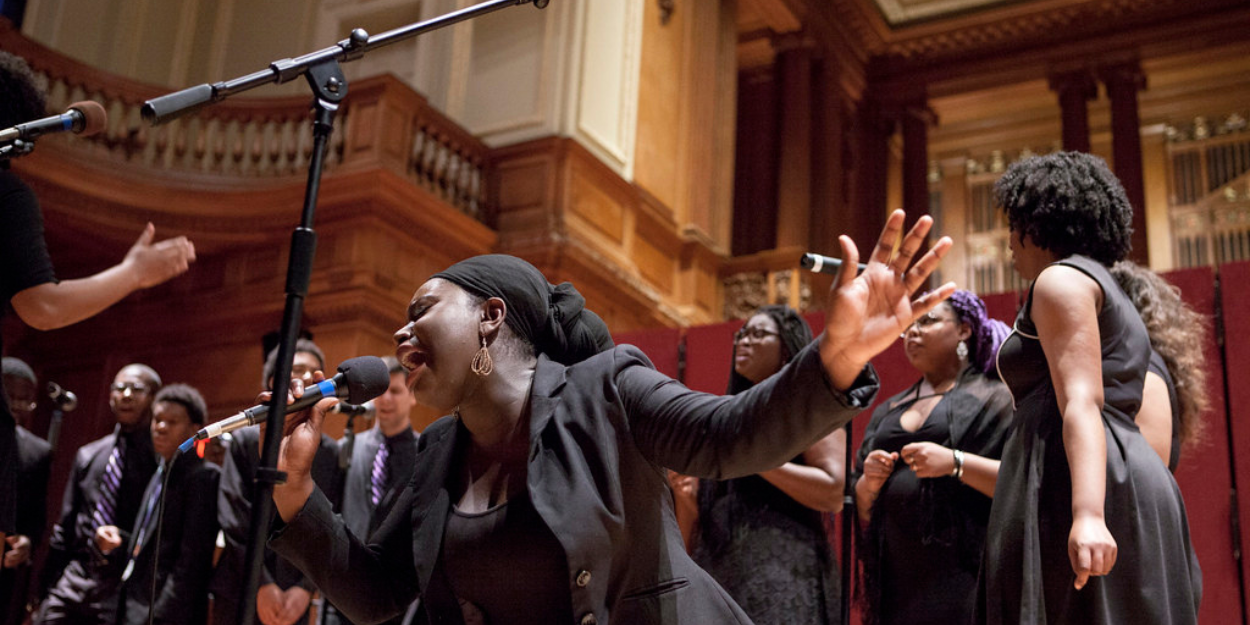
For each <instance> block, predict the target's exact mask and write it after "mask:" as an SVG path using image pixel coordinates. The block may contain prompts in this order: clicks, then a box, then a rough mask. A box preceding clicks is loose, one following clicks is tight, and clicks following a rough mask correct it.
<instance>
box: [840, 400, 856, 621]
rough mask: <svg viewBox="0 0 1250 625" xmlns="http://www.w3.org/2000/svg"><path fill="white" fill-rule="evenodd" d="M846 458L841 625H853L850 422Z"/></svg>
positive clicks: (843, 503)
mask: <svg viewBox="0 0 1250 625" xmlns="http://www.w3.org/2000/svg"><path fill="white" fill-rule="evenodd" d="M843 431H844V432H846V458H845V460H844V462H843V464H842V474H843V476H844V477H843V479H842V483H843V485H844V488H843V489H842V606H841V618H842V620H841V623H842V625H851V570H852V567H851V564H852V563H851V543H852V540H853V537H854V536H855V533H854V532H855V530H854V528H855V526H854V523H856V521H857V518H856V512H855V493H854V491H852V490H851V484H850V480H848V479H846V478H847V477H850V475H851V470H852V467H854V466H855V465H854V464H852V463H853V462H854V461H855V458H854V456H852V454H851V423H850V422H849V421H848V422H847V423H846V427H844V428H843Z"/></svg>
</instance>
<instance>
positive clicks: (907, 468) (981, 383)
mask: <svg viewBox="0 0 1250 625" xmlns="http://www.w3.org/2000/svg"><path fill="white" fill-rule="evenodd" d="M1008 332H1010V330H1009V328H1008V327H1007V326H1006V324H1004V323H1002V322H1001V321H997V320H994V319H988V318H986V315H985V304H984V303H983V302H982V301H981V299H980V298H978V297H977V296H976V295H974V294H973V293H971V292H969V291H963V290H959V291H955V294H954V295H952V296H951V298H950V299H948V300H946V301H945V302H943V303H942V304H939V305H938V306H937V308H934V309H933V310H932V311H929V313H928V314H926V315H925V316H923V317H921V318H920V319H919V320H917V321H916V322H915V323H913V324H912V325H911V327H909V328H908V329H907V331H906V332H904V333H903V339H904V350H905V351H906V354H907V359H908V361H910V362H911V364H912V366H913V367H915V368H916V369H917V370H919V371H920V373H921V378H920V380H919V381H917V382H916V383H915V384H913V385H912V386H911V388H908V389H907V390H906V391H903V392H902V393H899V394H898V395H895V396H894V397H891V398H890V399H888V400H886V401H885V402H883V403H882V404H881V405H879V406H878V407H877V409H876V410H875V411H874V412H873V415H872V420H871V421H869V422H868V427H867V429H866V430H865V432H864V442H863V445H861V446H860V450H859V460H858V462H857V463H856V464H857V469H858V472H859V473H860V478H859V480H858V481H857V482H856V484H855V497H856V503H857V509H858V511H859V520H860V524H861V527H862V528H863V533H862V536H863V541H862V542H861V543H860V547H859V549H858V552H859V556H860V559H861V560H862V562H863V584H862V585H861V586H860V588H861V590H862V595H863V599H864V600H865V603H866V604H867V606H866V607H867V609H866V610H865V614H864V621H865V623H871V624H881V625H886V624H892V623H905V624H907V625H919V624H922V623H935V624H936V623H942V624H945V623H964V622H967V621H968V620H969V618H971V615H972V613H973V606H974V602H975V598H976V582H977V569H978V567H979V565H980V563H981V548H982V545H983V544H984V541H985V528H986V524H987V523H988V521H989V513H990V503H991V501H992V499H991V498H992V497H993V494H994V483H995V481H996V479H997V476H998V458H1000V457H1001V455H1002V450H1003V445H1004V443H1005V442H1006V439H1007V434H1008V431H1009V427H1010V425H1011V414H1012V411H1011V395H1010V393H1008V391H1007V387H1006V386H1004V385H1003V383H1002V382H1000V381H999V380H998V377H997V374H996V373H995V371H994V358H995V355H996V354H997V352H998V346H999V344H1001V343H1002V341H1003V339H1004V338H1005V337H1006V336H1007V334H1008Z"/></svg>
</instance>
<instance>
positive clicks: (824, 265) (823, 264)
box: [799, 254, 868, 276]
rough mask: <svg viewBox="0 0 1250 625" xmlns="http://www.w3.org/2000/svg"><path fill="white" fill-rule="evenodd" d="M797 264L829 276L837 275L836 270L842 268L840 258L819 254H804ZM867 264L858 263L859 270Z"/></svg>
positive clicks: (865, 267)
mask: <svg viewBox="0 0 1250 625" xmlns="http://www.w3.org/2000/svg"><path fill="white" fill-rule="evenodd" d="M799 266H800V267H802V268H804V269H806V270H808V271H810V272H812V273H823V274H828V275H831V276H836V275H838V270H839V269H841V268H842V259H840V258H830V257H828V256H821V255H820V254H804V255H803V257H802V258H800V259H799ZM867 268H868V265H865V264H864V263H859V270H860V271H863V270H864V269H867Z"/></svg>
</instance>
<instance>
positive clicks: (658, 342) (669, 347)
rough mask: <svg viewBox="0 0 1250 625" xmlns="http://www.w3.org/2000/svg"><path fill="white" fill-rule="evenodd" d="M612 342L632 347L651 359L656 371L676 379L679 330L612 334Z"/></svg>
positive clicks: (664, 329) (679, 342) (679, 341)
mask: <svg viewBox="0 0 1250 625" xmlns="http://www.w3.org/2000/svg"><path fill="white" fill-rule="evenodd" d="M612 340H613V341H615V342H616V344H617V345H625V344H629V345H633V346H636V347H637V348H638V349H641V350H642V353H644V354H646V355H647V358H650V359H651V364H653V365H655V368H656V370H658V371H659V372H660V373H663V374H664V375H666V376H668V377H670V378H676V377H677V370H678V365H677V363H678V359H679V350H678V346H679V345H680V344H681V330H678V329H677V328H660V329H657V330H638V331H636V332H622V333H620V334H613V335H612Z"/></svg>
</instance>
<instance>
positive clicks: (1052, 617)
mask: <svg viewBox="0 0 1250 625" xmlns="http://www.w3.org/2000/svg"><path fill="white" fill-rule="evenodd" d="M994 190H995V194H996V195H997V199H998V203H999V204H1000V205H1001V206H1002V207H1003V210H1004V212H1006V214H1007V221H1008V223H1009V225H1010V228H1011V252H1012V263H1013V264H1014V265H1015V269H1016V271H1017V272H1018V273H1019V274H1020V275H1021V277H1023V278H1025V279H1026V280H1029V281H1031V282H1032V286H1031V287H1030V288H1029V295H1028V299H1027V300H1026V302H1025V305H1024V307H1023V309H1022V310H1021V311H1020V314H1019V315H1018V316H1017V317H1016V323H1015V328H1014V330H1013V332H1012V334H1011V336H1009V337H1008V338H1007V340H1006V341H1004V343H1003V346H1002V348H1001V349H1000V350H999V357H998V369H999V372H1000V374H1001V375H1002V377H1003V381H1004V382H1006V383H1007V386H1008V388H1009V389H1011V392H1012V396H1013V398H1014V400H1015V406H1016V416H1015V427H1014V430H1013V432H1012V435H1011V438H1010V439H1009V440H1008V441H1007V445H1006V447H1005V449H1004V450H1003V459H1002V464H1001V465H1000V467H999V472H998V483H997V485H996V488H995V490H994V505H993V508H992V509H991V511H990V522H989V527H988V529H987V535H986V541H985V545H986V548H985V557H984V559H983V561H982V569H981V576H980V582H979V589H978V591H979V592H978V604H977V605H978V615H977V618H976V622H979V623H1080V624H1082V625H1086V624H1104V623H1134V624H1150V623H1169V624H1173V625H1175V624H1184V623H1195V622H1197V619H1198V605H1199V603H1200V601H1201V597H1202V578H1201V572H1200V571H1199V569H1198V561H1197V558H1196V557H1195V556H1194V550H1193V545H1192V544H1191V542H1190V538H1189V522H1188V519H1187V517H1186V513H1185V505H1184V503H1183V501H1182V500H1181V493H1180V488H1179V487H1177V485H1176V480H1175V479H1173V478H1172V474H1171V473H1170V472H1168V470H1167V467H1166V466H1164V464H1163V463H1162V462H1159V461H1158V460H1157V458H1156V456H1155V453H1154V451H1153V450H1152V449H1151V447H1150V444H1149V443H1147V442H1146V439H1145V437H1143V436H1142V434H1141V432H1140V431H1139V430H1138V428H1137V425H1136V424H1135V423H1134V422H1133V418H1134V416H1135V415H1137V412H1138V409H1139V408H1140V407H1141V405H1142V389H1143V385H1144V380H1145V377H1146V369H1147V366H1148V363H1149V361H1150V338H1149V335H1148V334H1147V332H1146V327H1145V325H1144V324H1143V323H1142V320H1141V317H1140V316H1139V315H1138V313H1137V309H1136V308H1134V306H1133V303H1132V302H1130V301H1129V299H1128V297H1127V296H1126V295H1125V294H1124V292H1123V291H1122V290H1120V288H1119V286H1118V285H1117V284H1116V282H1115V278H1113V277H1112V276H1111V273H1110V267H1111V265H1113V264H1115V262H1117V261H1119V260H1122V259H1124V257H1125V256H1127V254H1128V251H1129V247H1130V235H1131V232H1132V227H1131V223H1132V213H1133V209H1132V207H1131V206H1130V205H1129V202H1128V199H1127V198H1126V197H1125V195H1124V189H1123V187H1121V186H1120V183H1119V181H1118V180H1117V179H1116V178H1115V176H1114V175H1113V174H1112V173H1111V171H1110V170H1108V169H1107V165H1106V163H1104V162H1103V161H1102V159H1099V158H1097V157H1095V156H1090V155H1088V154H1081V153H1076V152H1061V153H1057V154H1050V155H1047V156H1041V157H1034V158H1029V159H1025V160H1022V161H1019V162H1017V163H1015V164H1013V165H1012V166H1011V167H1010V168H1008V170H1007V172H1006V173H1005V174H1004V175H1003V177H1002V178H1001V179H999V181H998V182H997V183H996V185H995V189H994Z"/></svg>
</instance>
